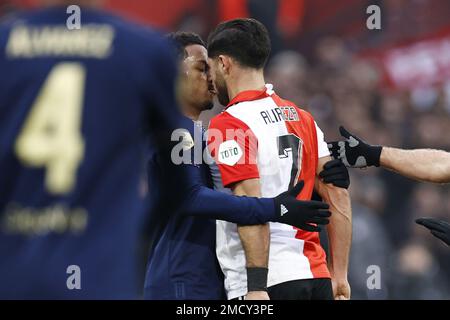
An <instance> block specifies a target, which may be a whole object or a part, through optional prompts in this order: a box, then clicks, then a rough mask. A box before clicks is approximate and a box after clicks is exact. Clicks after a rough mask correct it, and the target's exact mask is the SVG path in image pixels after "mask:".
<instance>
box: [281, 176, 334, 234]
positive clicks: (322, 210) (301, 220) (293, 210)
mask: <svg viewBox="0 0 450 320" xmlns="http://www.w3.org/2000/svg"><path fill="white" fill-rule="evenodd" d="M303 186H304V182H303V181H300V182H299V183H297V185H296V186H295V187H293V188H292V189H291V190H288V191H286V192H283V193H282V194H280V195H278V196H277V197H275V198H274V202H275V209H276V212H277V218H276V219H275V220H274V221H273V222H280V223H285V224H289V225H291V226H294V227H297V228H300V229H303V230H305V231H311V232H315V231H317V232H319V231H320V227H319V226H316V225H314V224H317V225H326V224H328V223H329V222H330V221H329V220H328V218H329V217H330V216H331V213H330V211H328V209H329V206H328V204H326V203H325V202H320V201H312V200H311V201H302V200H297V198H296V197H297V195H298V194H299V193H300V192H301V191H302V189H303Z"/></svg>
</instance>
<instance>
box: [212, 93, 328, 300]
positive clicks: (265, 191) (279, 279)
mask: <svg viewBox="0 0 450 320" xmlns="http://www.w3.org/2000/svg"><path fill="white" fill-rule="evenodd" d="M208 134H209V136H208V148H209V151H210V153H211V155H212V156H213V157H214V159H215V160H216V162H217V165H218V167H219V170H220V174H221V178H222V183H221V184H220V183H217V180H216V179H215V180H216V181H215V182H216V188H217V189H223V188H224V187H225V188H226V187H229V186H230V185H231V184H233V183H236V182H239V181H243V180H247V179H252V178H259V179H260V184H261V196H262V197H275V196H277V195H279V194H280V193H282V192H284V191H286V190H288V189H289V188H291V187H292V186H294V185H295V184H296V183H297V182H298V181H299V180H304V181H305V186H304V188H303V190H302V192H301V194H300V195H299V197H298V199H302V200H309V199H311V196H312V192H313V189H314V183H315V178H316V171H317V164H318V159H319V158H321V157H325V156H328V155H329V151H328V148H327V144H326V143H325V141H324V137H323V133H322V131H321V130H320V129H319V128H318V127H317V125H316V123H315V121H314V119H313V117H312V116H311V115H310V114H309V113H308V112H306V111H304V110H302V109H300V108H298V107H297V106H296V105H295V104H294V103H292V102H290V101H287V100H284V99H282V98H280V97H279V96H277V95H276V94H275V92H274V91H273V90H272V85H269V84H267V85H266V90H262V91H244V92H241V93H240V94H238V95H237V96H236V97H235V98H234V99H233V100H232V101H231V102H230V103H229V105H228V106H227V108H226V109H225V110H224V111H223V112H222V113H221V114H219V115H217V116H216V117H214V118H213V119H212V120H211V123H210V127H209V130H208ZM228 192H230V191H229V190H228ZM216 252H217V257H218V260H219V262H220V265H221V268H222V271H223V272H224V275H225V288H226V291H227V295H228V298H229V299H233V298H236V297H239V296H243V295H245V294H246V293H247V275H246V269H245V254H244V250H243V248H242V244H241V241H240V239H239V235H238V232H237V226H236V224H234V223H229V222H225V221H217V248H216ZM329 277H330V274H329V272H328V269H327V264H326V254H325V252H324V250H323V249H322V247H321V246H320V241H319V235H318V233H317V232H306V231H303V230H299V229H297V228H294V227H292V226H289V225H285V224H281V223H270V253H269V276H268V286H269V287H270V286H273V285H276V284H279V283H283V282H287V281H292V280H299V279H311V278H329Z"/></svg>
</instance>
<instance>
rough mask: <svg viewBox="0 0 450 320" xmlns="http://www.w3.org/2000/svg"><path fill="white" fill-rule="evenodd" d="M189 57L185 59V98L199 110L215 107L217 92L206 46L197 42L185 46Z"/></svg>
mask: <svg viewBox="0 0 450 320" xmlns="http://www.w3.org/2000/svg"><path fill="white" fill-rule="evenodd" d="M185 50H186V53H187V57H186V58H185V59H184V61H183V69H184V70H183V71H184V74H183V77H182V78H183V88H184V90H183V91H184V92H183V99H184V101H185V102H186V103H187V104H189V105H191V106H194V107H195V108H196V109H197V110H198V111H200V112H201V111H204V110H209V109H211V108H212V107H213V98H214V96H215V94H216V91H215V89H214V85H213V82H212V80H211V73H210V68H209V64H208V52H207V51H206V48H205V47H203V46H201V45H198V44H195V45H190V46H187V47H186V48H185Z"/></svg>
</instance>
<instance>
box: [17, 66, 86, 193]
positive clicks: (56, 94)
mask: <svg viewBox="0 0 450 320" xmlns="http://www.w3.org/2000/svg"><path fill="white" fill-rule="evenodd" d="M85 78H86V70H85V68H84V67H83V66H82V65H81V64H79V63H60V64H57V65H55V66H54V67H53V68H52V70H51V71H50V73H49V75H48V76H47V79H46V80H45V82H44V84H43V86H42V88H41V89H40V91H39V93H38V96H37V98H36V99H35V101H34V103H33V105H32V107H31V111H30V113H29V115H28V117H27V119H26V120H25V123H24V125H23V128H22V130H21V132H20V134H19V136H18V138H17V140H16V144H15V151H16V154H17V157H18V158H19V159H20V160H21V161H22V163H23V164H25V165H27V166H30V167H44V168H45V187H46V189H47V191H48V192H49V193H51V194H65V193H68V192H70V191H71V190H72V189H73V188H74V186H75V182H76V173H77V169H78V167H79V165H80V163H81V160H82V159H83V155H84V141H83V138H82V136H81V132H80V131H81V113H82V106H83V96H84V87H85V86H84V85H85Z"/></svg>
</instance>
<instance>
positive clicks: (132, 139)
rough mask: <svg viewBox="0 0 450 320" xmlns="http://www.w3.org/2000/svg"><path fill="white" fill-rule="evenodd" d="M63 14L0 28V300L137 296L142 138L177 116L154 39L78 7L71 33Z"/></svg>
mask: <svg viewBox="0 0 450 320" xmlns="http://www.w3.org/2000/svg"><path fill="white" fill-rule="evenodd" d="M68 17H69V15H68V14H67V13H66V7H63V6H61V7H54V8H49V9H45V10H39V11H34V12H30V13H23V14H21V15H19V16H17V17H15V18H11V19H9V20H5V21H4V22H3V23H1V24H0V298H3V299H5V298H16V299H17V298H20V299H24V298H34V299H45V298H58V299H60V298H101V299H107V298H136V297H138V294H139V292H140V291H141V290H142V283H139V282H140V281H142V278H141V277H142V276H143V274H142V273H143V269H144V268H143V265H144V263H145V262H144V260H143V259H142V261H139V258H138V253H140V250H141V249H142V251H143V252H144V248H141V245H142V246H143V242H142V238H143V233H144V231H145V230H144V225H143V224H144V222H145V220H146V219H147V217H146V216H147V213H146V209H145V205H146V203H145V198H144V195H145V192H143V188H141V187H142V184H141V182H142V183H144V181H145V180H144V178H145V157H146V149H147V147H148V143H149V141H148V140H149V138H150V136H151V135H150V134H151V133H155V132H154V130H156V129H158V136H162V134H161V130H159V129H160V126H161V127H162V124H164V125H165V126H169V125H168V123H170V122H173V123H174V125H173V128H176V127H178V124H176V123H175V122H178V121H179V119H180V117H181V116H180V114H179V113H178V111H177V109H178V108H177V107H176V103H175V98H174V80H175V77H176V74H177V72H176V66H175V60H174V57H173V53H172V50H171V48H170V46H169V45H168V44H167V43H166V41H165V40H164V39H163V38H162V37H161V36H160V35H158V34H156V33H155V32H153V31H150V30H146V29H145V28H142V27H139V26H137V25H134V24H131V23H128V22H126V21H124V20H122V19H119V18H117V17H115V16H112V15H109V14H106V13H102V12H100V11H96V10H91V9H87V8H83V10H82V15H81V29H79V30H77V29H74V30H69V29H68V27H67V25H66V21H67V19H68ZM188 124H189V122H188ZM165 129H168V128H165ZM169 130H170V129H169ZM153 137H155V135H153ZM169 140H170V139H168V140H165V141H164V143H165V144H168V141H169ZM177 186H178V185H177ZM177 186H174V188H177ZM172 190H173V189H172ZM176 191H177V190H175V191H174V192H176ZM142 258H144V256H142ZM139 263H141V264H139Z"/></svg>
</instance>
